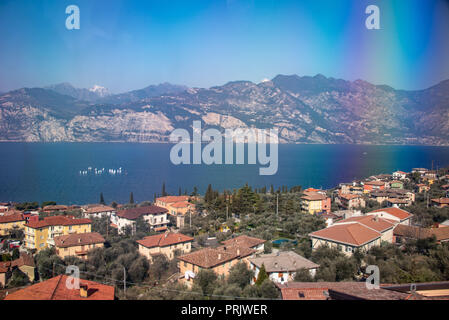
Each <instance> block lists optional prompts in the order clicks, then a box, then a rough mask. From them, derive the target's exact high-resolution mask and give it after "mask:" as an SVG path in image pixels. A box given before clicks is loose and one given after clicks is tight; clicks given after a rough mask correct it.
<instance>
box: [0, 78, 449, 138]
mask: <svg viewBox="0 0 449 320" xmlns="http://www.w3.org/2000/svg"><path fill="white" fill-rule="evenodd" d="M70 86H71V85H70ZM72 88H73V86H72ZM38 89H40V90H38ZM75 89H76V88H75ZM20 90H22V91H20ZM42 90H44V91H42ZM79 90H83V89H79ZM84 90H88V89H84ZM47 91H50V92H47ZM58 91H59V92H58ZM194 120H202V121H203V125H204V128H218V129H220V130H224V129H229V128H259V129H268V128H276V129H278V130H279V138H280V142H281V143H330V144H335V143H343V144H345V143H349V144H420V145H449V80H445V81H441V82H440V83H438V84H437V85H435V86H432V87H430V88H427V89H423V90H416V91H407V90H396V89H394V88H392V87H390V86H387V85H374V84H371V83H369V82H367V81H364V80H355V81H348V80H344V79H335V78H332V77H325V76H324V75H321V74H318V75H315V76H303V77H301V76H298V75H281V74H280V75H277V76H275V77H274V78H273V79H271V80H270V81H262V82H260V83H254V82H251V81H230V82H227V83H226V84H224V85H221V86H213V87H210V88H189V87H186V86H181V85H172V84H169V83H163V84H159V85H150V86H147V87H145V88H143V89H138V90H132V91H129V92H125V93H120V94H109V95H106V96H103V97H98V96H97V97H96V98H93V97H90V96H85V91H71V88H70V87H69V86H68V85H67V83H66V84H65V86H59V87H57V88H56V89H55V86H53V87H51V88H48V87H47V88H31V89H30V88H28V89H27V88H22V89H18V90H13V91H10V92H8V93H6V94H3V95H1V96H0V140H3V141H13V140H14V141H45V142H54V141H69V142H72V141H123V142H167V141H168V137H169V134H170V132H171V131H172V130H173V129H175V128H185V129H188V130H189V131H190V130H191V125H192V121H194Z"/></svg>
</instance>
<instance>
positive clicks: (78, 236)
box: [54, 232, 105, 248]
mask: <svg viewBox="0 0 449 320" xmlns="http://www.w3.org/2000/svg"><path fill="white" fill-rule="evenodd" d="M54 240H55V246H56V247H59V248H68V247H73V246H83V245H89V244H97V243H104V242H105V240H104V238H103V236H102V235H101V234H99V233H98V232H87V233H72V234H68V235H64V236H58V237H55V239H54Z"/></svg>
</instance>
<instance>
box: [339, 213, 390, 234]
mask: <svg viewBox="0 0 449 320" xmlns="http://www.w3.org/2000/svg"><path fill="white" fill-rule="evenodd" d="M353 222H356V223H360V224H362V225H364V226H366V227H368V228H371V229H374V230H376V231H378V232H384V231H386V230H388V229H391V228H393V227H394V225H395V223H394V222H393V221H391V220H388V219H384V218H379V217H378V216H375V215H368V216H355V217H351V218H347V219H344V220H340V221H338V222H336V223H335V224H334V225H336V224H344V223H353Z"/></svg>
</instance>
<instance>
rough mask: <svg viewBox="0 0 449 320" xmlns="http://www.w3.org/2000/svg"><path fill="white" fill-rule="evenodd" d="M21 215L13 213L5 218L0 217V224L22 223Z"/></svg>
mask: <svg viewBox="0 0 449 320" xmlns="http://www.w3.org/2000/svg"><path fill="white" fill-rule="evenodd" d="M24 220H25V219H24V218H23V216H22V214H20V213H15V214H12V215H7V216H0V223H8V222H16V221H24Z"/></svg>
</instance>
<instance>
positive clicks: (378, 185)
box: [363, 181, 385, 193]
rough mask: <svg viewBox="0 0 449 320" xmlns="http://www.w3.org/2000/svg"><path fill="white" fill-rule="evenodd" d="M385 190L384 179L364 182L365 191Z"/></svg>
mask: <svg viewBox="0 0 449 320" xmlns="http://www.w3.org/2000/svg"><path fill="white" fill-rule="evenodd" d="M380 190H385V182H384V181H365V182H363V193H370V192H372V191H380Z"/></svg>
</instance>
